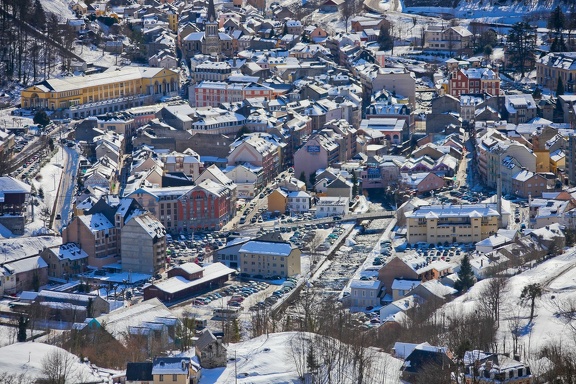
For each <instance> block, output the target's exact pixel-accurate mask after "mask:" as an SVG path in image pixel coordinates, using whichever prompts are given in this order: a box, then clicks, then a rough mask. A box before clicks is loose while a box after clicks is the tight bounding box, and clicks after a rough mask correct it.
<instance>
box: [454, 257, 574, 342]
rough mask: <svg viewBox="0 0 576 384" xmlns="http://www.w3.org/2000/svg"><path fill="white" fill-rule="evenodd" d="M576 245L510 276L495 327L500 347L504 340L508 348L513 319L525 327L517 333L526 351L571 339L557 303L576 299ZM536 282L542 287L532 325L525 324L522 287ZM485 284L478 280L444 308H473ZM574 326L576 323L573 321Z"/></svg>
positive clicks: (528, 310)
mask: <svg viewBox="0 0 576 384" xmlns="http://www.w3.org/2000/svg"><path fill="white" fill-rule="evenodd" d="M575 271H576V249H570V250H569V251H568V252H567V253H565V254H563V255H560V256H557V257H555V258H553V259H550V260H547V261H545V262H544V263H542V264H540V265H537V266H536V267H534V268H532V269H529V270H527V271H525V272H523V273H520V274H518V275H516V276H513V277H511V278H510V279H509V282H508V289H507V292H506V294H505V298H504V302H503V303H502V305H501V308H502V313H501V324H500V328H499V331H498V335H497V337H498V341H499V344H500V345H499V350H502V346H503V345H504V343H505V341H506V340H507V343H506V344H507V346H508V349H510V344H511V335H510V325H511V322H512V321H515V320H516V319H518V318H519V319H520V326H521V327H523V328H524V329H526V330H527V331H526V332H525V333H524V334H522V336H520V339H519V344H520V345H522V346H523V347H522V348H523V349H524V348H525V349H526V352H531V353H536V352H538V350H539V349H540V348H542V347H543V346H545V345H546V344H548V343H551V342H559V341H562V345H566V344H567V343H574V341H575V338H574V336H576V335H575V334H574V331H573V330H572V329H571V328H570V326H569V325H567V324H566V322H565V321H563V320H562V319H561V318H559V316H558V313H559V307H560V306H562V304H563V303H566V302H568V301H570V300H576V277H575V276H576V275H575V274H574V272H575ZM535 283H539V284H541V285H542V287H543V291H544V292H543V295H542V297H541V299H537V301H536V311H535V316H534V320H533V324H532V326H531V327H527V325H528V320H529V313H530V308H529V306H522V305H520V300H519V298H520V294H521V292H522V289H523V288H524V287H525V286H527V285H529V284H535ZM486 284H488V280H483V281H480V282H478V283H477V284H476V285H474V287H472V289H471V290H470V291H469V292H467V293H466V294H464V295H462V296H460V297H459V298H457V299H455V300H454V301H452V302H450V303H448V304H446V305H445V306H444V307H443V310H444V311H445V312H446V314H447V315H449V314H450V313H455V312H456V313H457V312H459V311H465V312H466V311H472V310H474V309H475V305H476V304H477V303H478V299H479V296H480V293H481V292H482V290H483V289H484V287H485V286H486ZM572 325H573V326H576V324H574V322H573V324H572Z"/></svg>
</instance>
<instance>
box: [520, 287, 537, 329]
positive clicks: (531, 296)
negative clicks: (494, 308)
mask: <svg viewBox="0 0 576 384" xmlns="http://www.w3.org/2000/svg"><path fill="white" fill-rule="evenodd" d="M540 296H542V286H541V285H540V284H537V283H534V284H529V285H527V286H525V287H524V288H523V289H522V293H521V294H520V302H521V303H522V304H527V303H530V320H529V321H528V322H529V323H531V322H532V319H534V309H535V308H536V299H537V298H539V297H540Z"/></svg>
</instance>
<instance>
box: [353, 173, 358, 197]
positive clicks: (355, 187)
mask: <svg viewBox="0 0 576 384" xmlns="http://www.w3.org/2000/svg"><path fill="white" fill-rule="evenodd" d="M357 195H358V177H357V176H356V172H352V197H355V196H357Z"/></svg>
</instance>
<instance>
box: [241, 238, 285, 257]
mask: <svg viewBox="0 0 576 384" xmlns="http://www.w3.org/2000/svg"><path fill="white" fill-rule="evenodd" d="M292 249H293V248H292V245H290V243H272V242H266V241H249V242H247V243H246V244H244V245H242V248H240V250H239V252H240V253H254V254H260V255H275V256H290V253H291V252H292Z"/></svg>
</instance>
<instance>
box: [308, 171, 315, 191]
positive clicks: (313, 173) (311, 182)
mask: <svg viewBox="0 0 576 384" xmlns="http://www.w3.org/2000/svg"><path fill="white" fill-rule="evenodd" d="M308 180H309V181H310V185H311V186H312V188H314V186H315V185H316V172H311V173H310V177H309V179H308Z"/></svg>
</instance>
